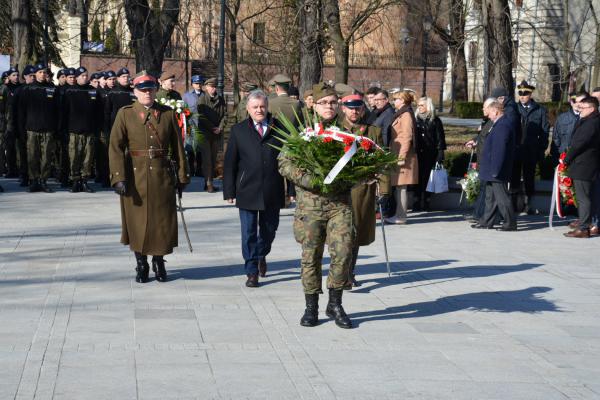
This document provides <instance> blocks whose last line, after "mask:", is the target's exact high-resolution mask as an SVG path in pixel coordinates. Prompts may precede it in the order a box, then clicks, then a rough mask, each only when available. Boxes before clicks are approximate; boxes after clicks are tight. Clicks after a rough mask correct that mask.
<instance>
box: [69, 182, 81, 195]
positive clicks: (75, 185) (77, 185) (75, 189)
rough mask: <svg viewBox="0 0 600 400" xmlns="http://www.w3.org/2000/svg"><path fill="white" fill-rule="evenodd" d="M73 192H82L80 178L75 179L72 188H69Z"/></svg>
mask: <svg viewBox="0 0 600 400" xmlns="http://www.w3.org/2000/svg"><path fill="white" fill-rule="evenodd" d="M69 191H70V192H71V193H79V192H81V182H80V181H78V180H74V181H73V186H71V189H70V190H69Z"/></svg>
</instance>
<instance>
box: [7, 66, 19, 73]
mask: <svg viewBox="0 0 600 400" xmlns="http://www.w3.org/2000/svg"><path fill="white" fill-rule="evenodd" d="M15 72H16V73H17V74H18V73H19V70H18V69H16V68H15V67H10V68H9V69H8V71H6V73H7V74H8V75H10V74H14V73H15Z"/></svg>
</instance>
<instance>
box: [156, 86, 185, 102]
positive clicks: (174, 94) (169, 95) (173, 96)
mask: <svg viewBox="0 0 600 400" xmlns="http://www.w3.org/2000/svg"><path fill="white" fill-rule="evenodd" d="M160 99H167V100H181V95H180V94H179V92H178V91H176V90H173V89H171V90H166V89H163V88H160V89H158V91H157V92H156V101H158V102H159V103H160Z"/></svg>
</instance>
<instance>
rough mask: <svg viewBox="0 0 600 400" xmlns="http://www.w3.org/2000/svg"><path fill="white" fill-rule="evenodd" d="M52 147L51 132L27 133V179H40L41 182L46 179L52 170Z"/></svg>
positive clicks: (53, 143)
mask: <svg viewBox="0 0 600 400" xmlns="http://www.w3.org/2000/svg"><path fill="white" fill-rule="evenodd" d="M54 146H55V141H54V134H53V133H52V132H33V131H27V160H26V161H27V166H28V171H29V179H41V180H43V181H45V180H46V179H48V177H49V176H50V172H51V170H52V154H53V153H54ZM21 162H23V160H21Z"/></svg>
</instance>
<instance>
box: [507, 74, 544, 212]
mask: <svg viewBox="0 0 600 400" xmlns="http://www.w3.org/2000/svg"><path fill="white" fill-rule="evenodd" d="M534 90H535V87H534V86H532V85H530V84H528V83H527V82H526V81H522V82H521V83H520V84H519V85H518V86H517V94H518V95H519V104H518V107H519V113H520V115H521V140H520V141H518V142H517V157H516V159H515V165H514V166H513V177H512V183H511V185H513V184H514V185H515V187H511V190H512V192H513V193H517V189H520V185H519V186H517V182H520V181H521V177H522V179H523V181H524V183H525V202H524V203H525V208H524V210H523V211H524V212H526V213H528V214H537V213H538V211H537V210H535V209H533V208H532V206H531V199H532V197H533V195H534V194H535V167H536V165H537V164H538V162H540V161H542V160H543V159H544V153H545V151H546V148H547V147H548V139H549V132H550V124H549V122H548V111H547V110H546V108H545V107H543V106H541V105H539V104H538V103H537V102H536V101H535V100H533V99H532V98H531V96H532V94H533V91H534Z"/></svg>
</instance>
